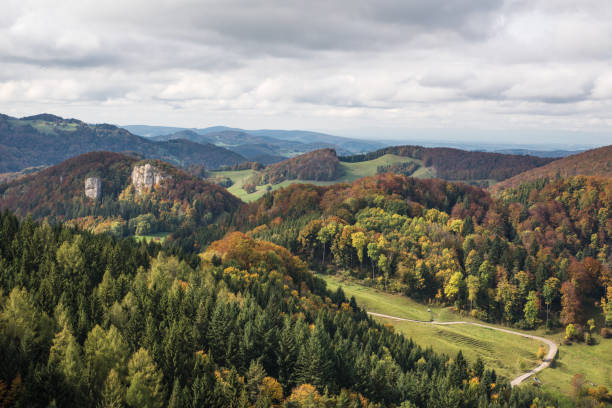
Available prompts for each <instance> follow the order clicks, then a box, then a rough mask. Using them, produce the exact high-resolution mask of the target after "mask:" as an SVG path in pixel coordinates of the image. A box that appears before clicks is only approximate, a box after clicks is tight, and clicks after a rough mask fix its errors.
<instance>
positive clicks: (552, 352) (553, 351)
mask: <svg viewBox="0 0 612 408" xmlns="http://www.w3.org/2000/svg"><path fill="white" fill-rule="evenodd" d="M368 314H369V315H371V316H376V317H382V318H385V319H390V320H399V321H403V322H413V323H424V324H436V325H440V326H449V325H453V324H471V325H472V326H478V327H484V328H486V329H491V330H497V331H500V332H504V333H509V334H514V335H516V336H521V337H526V338H528V339H534V340H537V341H541V342H542V343H545V344H546V345H547V346H548V353H546V355H545V356H544V359H543V360H542V364H540V365H539V366H537V367H536V368H534V369H533V370H531V371H528V372H526V373H523V374H521V375H519V376H518V377H516V378H515V379H514V380H512V381H511V382H510V385H511V386H512V387H514V386H515V385H519V384H520V383H522V382H523V381H525V380H526V379H527V378H529V377H531V376H532V375H534V374H536V373H539V372H540V371H542V370H543V369H545V368H546V367H549V366H550V363H552V361H553V360H554V358H555V356H556V355H557V351H558V350H559V347H557V345H556V344H555V342H553V341H551V340H548V339H545V338H544V337H539V336H533V335H531V334H525V333H521V332H517V331H514V330H508V329H502V328H501V327H494V326H488V325H486V324H480V323H473V322H465V321H454V322H437V321H429V322H428V321H424V320H412V319H404V318H403V317H397V316H389V315H386V314H381V313H374V312H368Z"/></svg>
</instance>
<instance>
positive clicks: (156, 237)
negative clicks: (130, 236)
mask: <svg viewBox="0 0 612 408" xmlns="http://www.w3.org/2000/svg"><path fill="white" fill-rule="evenodd" d="M168 235H170V233H169V232H157V233H155V234H151V235H134V238H135V239H136V241H139V242H140V241H145V242H151V241H154V242H158V243H160V244H163V243H164V241H165V240H166V238H167V237H168Z"/></svg>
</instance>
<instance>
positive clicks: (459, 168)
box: [340, 146, 555, 181]
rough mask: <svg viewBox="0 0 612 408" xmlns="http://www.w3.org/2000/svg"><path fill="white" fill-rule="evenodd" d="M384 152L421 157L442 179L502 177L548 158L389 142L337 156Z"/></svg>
mask: <svg viewBox="0 0 612 408" xmlns="http://www.w3.org/2000/svg"><path fill="white" fill-rule="evenodd" d="M386 154H394V155H397V156H404V157H411V158H414V159H418V160H422V161H423V164H424V166H426V167H433V168H434V169H435V171H436V175H437V177H440V178H443V179H445V180H483V179H493V180H497V181H500V180H505V179H507V178H509V177H512V176H514V175H516V174H519V173H522V172H524V171H526V170H529V169H532V168H534V167H540V166H544V165H546V164H548V163H550V162H551V161H553V160H555V159H552V158H543V157H535V156H527V155H514V154H501V153H489V152H470V151H466V150H460V149H452V148H446V147H432V148H429V147H422V146H393V147H386V148H384V149H380V150H377V151H375V152H371V153H365V154H359V155H355V156H348V157H340V160H341V161H343V162H351V163H355V162H362V161H368V160H373V159H376V158H378V157H381V156H384V155H386Z"/></svg>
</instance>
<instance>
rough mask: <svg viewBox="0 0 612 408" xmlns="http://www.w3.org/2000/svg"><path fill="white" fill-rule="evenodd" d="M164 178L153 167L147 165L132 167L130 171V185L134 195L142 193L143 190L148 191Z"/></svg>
mask: <svg viewBox="0 0 612 408" xmlns="http://www.w3.org/2000/svg"><path fill="white" fill-rule="evenodd" d="M165 179H166V177H165V176H164V175H163V174H162V173H161V172H160V171H159V170H158V169H157V168H156V167H154V166H151V165H150V164H149V163H147V164H144V165H142V166H136V167H134V170H132V184H134V189H135V190H136V194H140V193H142V192H143V191H144V190H145V189H148V190H150V189H151V188H153V186H156V185H158V184H160V183H161V182H162V181H163V180H165Z"/></svg>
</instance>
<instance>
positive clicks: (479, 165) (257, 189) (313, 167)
mask: <svg viewBox="0 0 612 408" xmlns="http://www.w3.org/2000/svg"><path fill="white" fill-rule="evenodd" d="M552 160H553V159H550V158H540V157H532V156H524V155H505V154H499V153H484V152H468V151H465V150H458V149H447V148H426V147H421V146H394V147H388V148H384V149H380V150H377V151H375V152H370V153H365V154H360V155H354V156H343V157H336V155H335V154H334V153H333V150H330V149H324V150H320V151H317V152H312V153H309V154H308V155H301V156H297V157H294V158H292V159H290V160H286V161H283V162H281V163H276V164H274V165H270V166H267V167H266V168H265V169H264V170H263V171H261V172H257V171H237V172H231V171H222V172H211V178H215V177H222V178H224V179H225V178H229V179H231V180H232V185H231V187H230V191H231V192H232V194H234V195H236V196H238V197H240V198H241V199H242V200H243V201H253V200H256V199H258V198H259V197H261V196H262V195H263V194H264V193H265V192H266V191H268V190H270V189H272V190H275V189H277V188H280V187H286V186H287V185H289V184H292V183H305V182H306V183H313V184H319V185H321V184H323V185H325V184H331V183H334V182H336V183H340V182H352V181H354V180H357V179H358V178H361V177H368V176H373V175H375V174H380V173H395V174H404V175H408V176H411V177H416V178H436V177H437V178H442V179H445V180H449V181H460V182H465V183H468V184H472V185H476V186H479V187H488V186H490V185H491V184H494V183H496V182H498V181H499V180H503V179H504V178H506V177H509V176H511V175H514V174H517V173H518V172H520V171H522V170H523V169H530V168H532V167H534V166H541V165H544V164H546V163H550V162H551V161H552ZM306 169H308V170H306ZM247 173H248V177H245V176H247Z"/></svg>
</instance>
